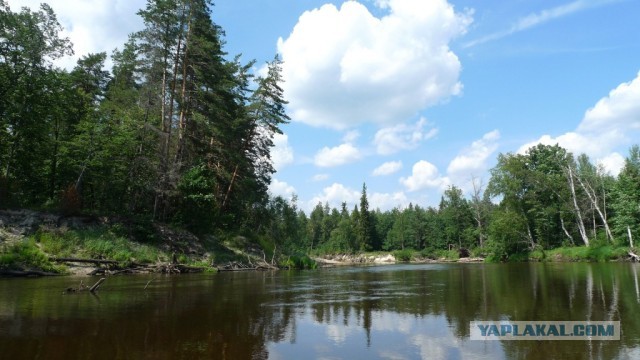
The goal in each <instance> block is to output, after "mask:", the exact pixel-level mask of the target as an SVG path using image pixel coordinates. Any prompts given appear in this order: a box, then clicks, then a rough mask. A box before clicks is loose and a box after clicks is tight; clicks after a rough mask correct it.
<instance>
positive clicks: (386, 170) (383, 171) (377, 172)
mask: <svg viewBox="0 0 640 360" xmlns="http://www.w3.org/2000/svg"><path fill="white" fill-rule="evenodd" d="M400 169H402V161H389V162H386V163H384V164H382V165H380V166H378V167H377V168H375V169H374V170H373V176H384V175H391V174H393V173H396V172H398V171H400Z"/></svg>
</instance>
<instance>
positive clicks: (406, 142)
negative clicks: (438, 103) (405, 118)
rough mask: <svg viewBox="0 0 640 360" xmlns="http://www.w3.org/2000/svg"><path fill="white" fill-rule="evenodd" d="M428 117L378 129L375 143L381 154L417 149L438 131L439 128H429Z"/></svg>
mask: <svg viewBox="0 0 640 360" xmlns="http://www.w3.org/2000/svg"><path fill="white" fill-rule="evenodd" d="M428 125H429V124H428V122H427V120H426V119H424V118H421V119H420V120H419V121H418V122H416V123H415V124H414V125H407V124H398V125H395V126H391V127H386V128H382V129H380V130H378V131H377V132H376V135H375V136H374V139H373V143H374V145H375V146H376V151H377V153H378V154H380V155H389V154H394V153H397V152H399V151H403V150H411V149H415V148H416V147H418V145H420V143H421V142H422V141H425V140H428V139H431V138H432V137H434V136H436V134H437V133H438V129H437V128H433V127H432V128H428V129H425V127H426V126H428Z"/></svg>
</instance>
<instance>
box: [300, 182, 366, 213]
mask: <svg viewBox="0 0 640 360" xmlns="http://www.w3.org/2000/svg"><path fill="white" fill-rule="evenodd" d="M360 195H361V194H360V191H358V190H354V189H350V188H348V187H346V186H344V185H343V184H339V183H333V184H332V185H331V186H328V187H326V188H324V189H323V190H322V193H321V194H318V195H316V196H314V197H313V198H312V199H311V200H310V201H309V202H308V209H309V210H311V209H313V208H314V207H315V206H316V205H317V204H318V203H322V204H324V203H329V206H330V207H332V208H338V209H339V208H340V204H342V203H343V202H346V203H347V204H357V203H359V202H360Z"/></svg>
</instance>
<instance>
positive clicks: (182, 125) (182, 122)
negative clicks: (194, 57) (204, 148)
mask: <svg viewBox="0 0 640 360" xmlns="http://www.w3.org/2000/svg"><path fill="white" fill-rule="evenodd" d="M192 14H193V9H191V8H190V9H189V22H188V23H187V35H186V39H185V43H184V54H183V56H182V91H181V95H180V98H181V102H182V107H181V108H180V119H179V121H178V124H179V125H178V149H177V150H176V157H175V160H174V163H175V166H176V167H179V166H180V163H181V162H182V152H183V151H184V146H185V144H184V143H185V132H186V129H187V124H186V122H187V118H186V111H187V109H186V108H187V106H188V105H187V100H186V99H187V96H186V94H187V68H188V67H189V61H188V55H189V39H190V38H191V21H192V19H191V17H192Z"/></svg>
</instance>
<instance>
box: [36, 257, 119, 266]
mask: <svg viewBox="0 0 640 360" xmlns="http://www.w3.org/2000/svg"><path fill="white" fill-rule="evenodd" d="M49 261H53V262H74V263H87V264H97V265H117V264H118V262H117V261H115V260H103V259H79V258H57V257H51V258H49Z"/></svg>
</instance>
